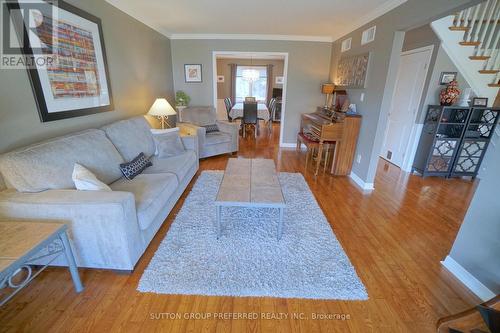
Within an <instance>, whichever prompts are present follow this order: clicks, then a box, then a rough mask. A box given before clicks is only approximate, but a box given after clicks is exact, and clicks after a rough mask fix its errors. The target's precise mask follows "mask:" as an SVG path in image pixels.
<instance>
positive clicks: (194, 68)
mask: <svg viewBox="0 0 500 333" xmlns="http://www.w3.org/2000/svg"><path fill="white" fill-rule="evenodd" d="M184 78H185V81H186V82H187V83H200V82H202V76H201V64H185V65H184Z"/></svg>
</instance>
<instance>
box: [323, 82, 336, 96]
mask: <svg viewBox="0 0 500 333" xmlns="http://www.w3.org/2000/svg"><path fill="white" fill-rule="evenodd" d="M334 89H335V85H334V84H333V83H323V84H322V85H321V93H322V94H333V90H334Z"/></svg>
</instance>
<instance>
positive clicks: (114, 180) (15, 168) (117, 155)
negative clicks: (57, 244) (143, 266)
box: [0, 117, 199, 270]
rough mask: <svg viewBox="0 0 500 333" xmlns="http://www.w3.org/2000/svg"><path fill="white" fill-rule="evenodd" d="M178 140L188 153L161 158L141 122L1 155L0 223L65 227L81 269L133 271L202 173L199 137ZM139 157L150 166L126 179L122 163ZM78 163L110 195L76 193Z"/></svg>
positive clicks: (130, 121)
mask: <svg viewBox="0 0 500 333" xmlns="http://www.w3.org/2000/svg"><path fill="white" fill-rule="evenodd" d="M168 135H179V134H178V132H173V133H171V134H168ZM181 139H182V142H183V144H184V147H185V151H184V152H182V153H180V154H179V155H177V156H173V157H169V158H167V159H160V158H158V157H157V156H154V153H155V144H154V140H153V136H152V134H151V131H150V127H149V124H148V123H147V121H146V120H145V119H144V117H136V118H131V119H128V120H123V121H119V122H116V123H113V124H110V125H108V126H105V127H103V128H101V129H90V130H86V131H82V132H78V133H73V134H70V135H66V136H63V137H58V138H54V139H51V140H48V141H45V142H42V143H37V144H34V145H31V146H29V147H25V148H21V149H17V150H15V151H12V152H9V153H6V154H3V155H0V219H7V220H8V219H35V220H42V221H43V220H45V221H54V220H57V221H62V222H64V223H67V224H68V225H69V233H70V240H71V245H72V247H73V250H74V253H75V257H76V261H77V264H78V266H80V267H93V268H107V269H117V270H133V269H134V266H135V264H136V263H137V261H138V260H139V258H140V257H141V255H142V254H143V253H144V251H145V249H146V248H147V246H148V245H149V243H150V241H151V240H152V238H153V237H154V235H155V234H156V232H157V231H158V229H159V228H160V226H161V225H162V223H163V222H164V220H165V218H166V217H167V215H168V214H169V212H170V211H171V210H172V208H173V206H174V205H175V203H176V202H177V200H178V199H179V197H180V196H181V194H182V193H183V191H184V190H185V189H186V187H187V185H188V184H189V182H190V181H191V179H192V178H193V176H194V175H195V174H196V171H197V170H198V167H199V163H198V141H197V138H196V136H190V137H182V138H181ZM141 152H143V153H144V154H145V155H146V156H148V157H149V156H151V161H152V163H153V166H152V167H149V168H147V169H146V170H145V171H144V172H143V173H142V174H140V175H139V176H137V177H136V178H134V179H133V180H131V181H130V180H127V179H125V178H123V177H122V175H121V172H120V169H119V164H120V163H123V162H125V161H130V160H132V159H133V158H134V157H135V156H137V155H138V154H139V153H141ZM75 163H79V164H81V165H83V166H85V167H86V168H88V169H89V170H90V171H92V172H93V173H94V174H95V175H96V176H97V178H98V179H99V180H101V181H103V182H105V183H106V184H108V185H109V186H110V187H111V189H112V190H113V191H112V192H106V191H79V190H76V189H75V188H74V184H73V181H72V178H71V175H72V171H73V166H74V164H75ZM55 264H59V265H65V262H64V260H60V261H56V262H55Z"/></svg>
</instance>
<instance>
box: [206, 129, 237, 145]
mask: <svg viewBox="0 0 500 333" xmlns="http://www.w3.org/2000/svg"><path fill="white" fill-rule="evenodd" d="M229 141H231V135H230V134H227V133H224V132H212V133H207V135H206V136H205V145H206V146H210V145H217V144H219V143H225V142H229Z"/></svg>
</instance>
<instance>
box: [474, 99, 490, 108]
mask: <svg viewBox="0 0 500 333" xmlns="http://www.w3.org/2000/svg"><path fill="white" fill-rule="evenodd" d="M472 106H477V107H487V106H488V98H486V97H474V98H473V99H472Z"/></svg>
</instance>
